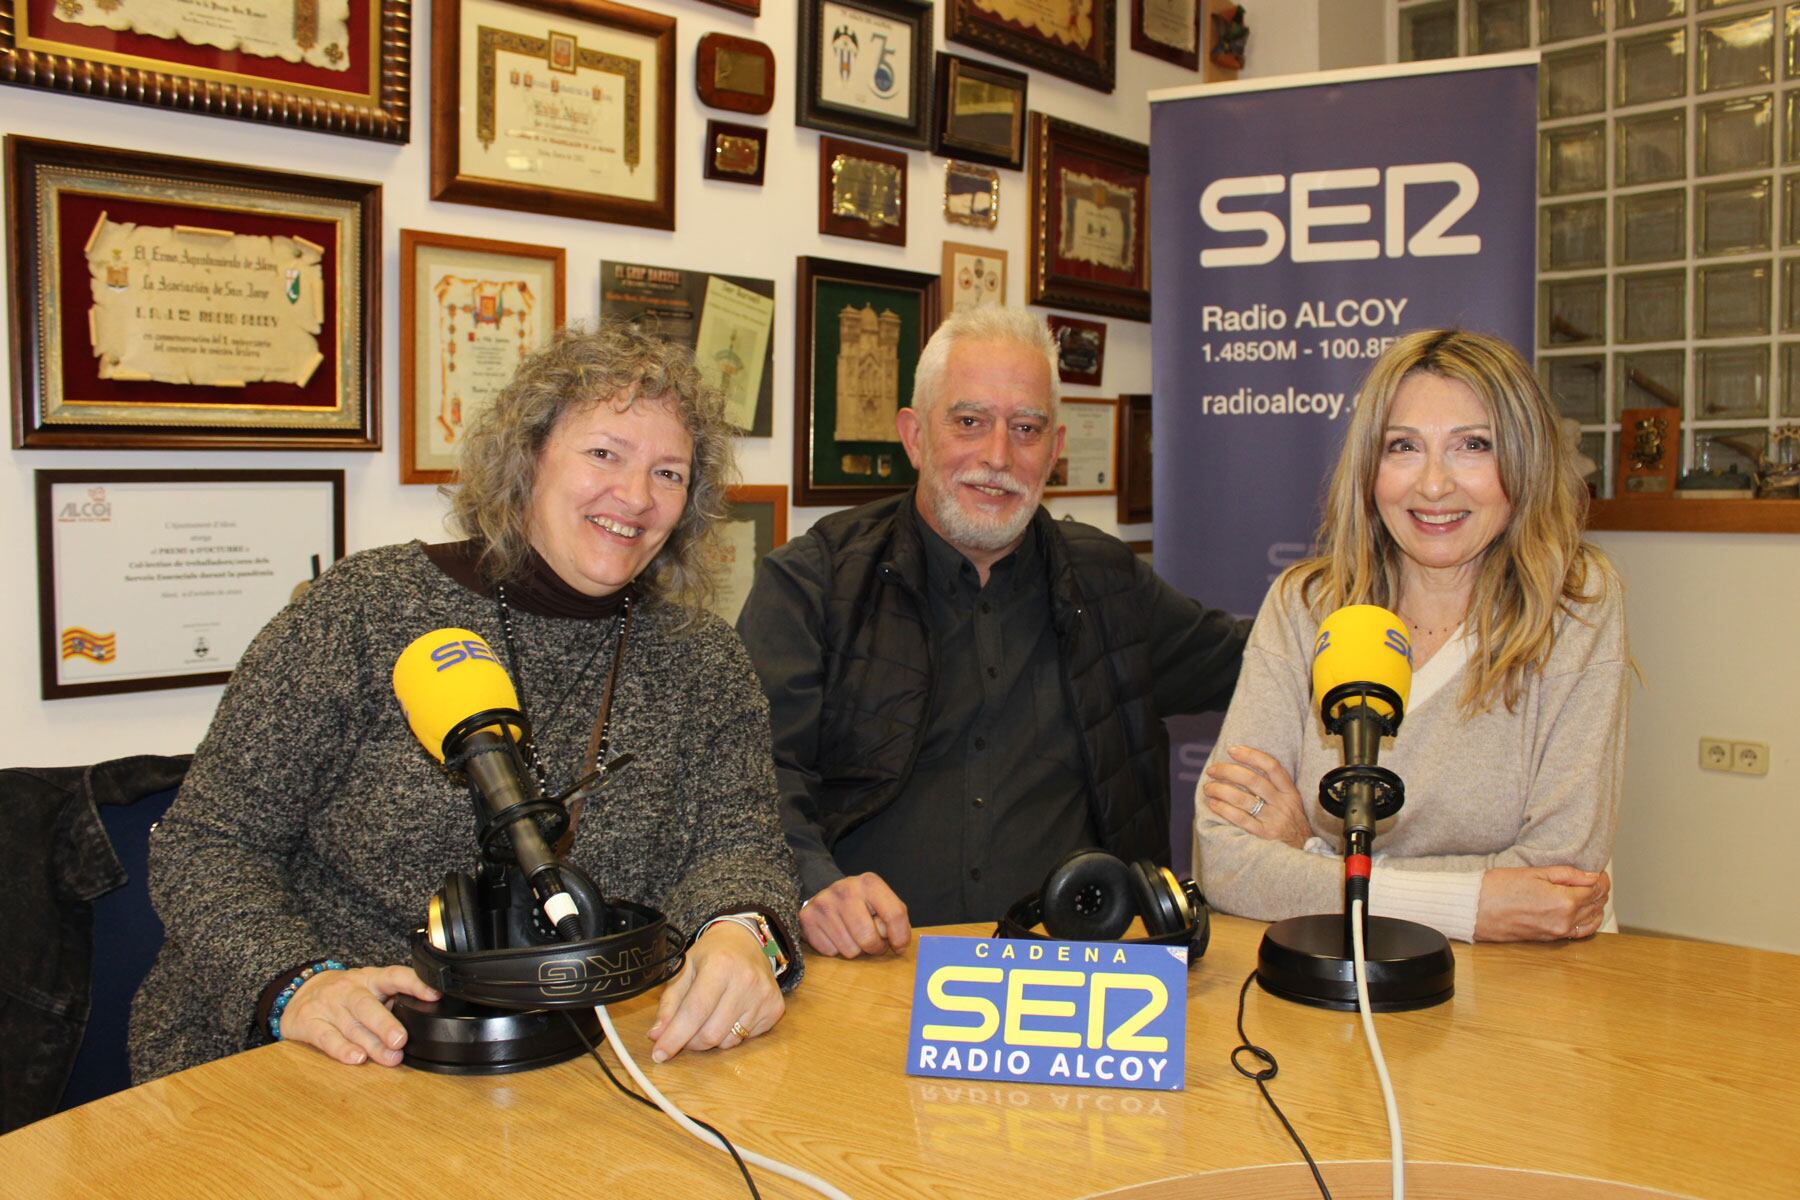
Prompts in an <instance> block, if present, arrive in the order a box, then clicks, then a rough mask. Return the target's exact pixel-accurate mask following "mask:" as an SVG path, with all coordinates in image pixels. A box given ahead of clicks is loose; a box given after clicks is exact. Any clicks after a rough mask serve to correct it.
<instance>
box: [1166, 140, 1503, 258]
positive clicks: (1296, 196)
mask: <svg viewBox="0 0 1800 1200" xmlns="http://www.w3.org/2000/svg"><path fill="white" fill-rule="evenodd" d="M1446 184H1448V185H1449V186H1450V187H1451V188H1452V189H1453V190H1452V191H1451V193H1450V195H1449V198H1448V199H1447V200H1446V201H1445V202H1444V204H1443V206H1442V207H1440V208H1439V209H1438V210H1437V212H1436V213H1434V214H1433V215H1432V216H1431V217H1430V218H1428V219H1427V220H1426V221H1425V223H1424V224H1423V225H1422V226H1420V227H1419V228H1417V229H1415V230H1412V231H1411V232H1410V234H1409V231H1408V229H1407V221H1406V201H1407V196H1406V190H1407V189H1408V188H1409V187H1426V186H1430V185H1438V186H1439V187H1440V188H1441V187H1442V186H1443V185H1446ZM1377 187H1379V188H1381V189H1382V197H1381V199H1382V208H1383V216H1384V220H1383V228H1382V230H1381V232H1382V234H1383V237H1382V239H1381V240H1379V241H1378V240H1376V239H1375V238H1372V237H1370V238H1331V239H1320V238H1315V237H1314V236H1313V231H1314V230H1317V229H1338V230H1341V229H1345V228H1350V227H1356V228H1368V227H1370V226H1372V225H1373V224H1374V219H1375V212H1374V209H1373V207H1371V206H1370V205H1368V204H1324V203H1320V202H1318V201H1317V200H1316V199H1315V196H1316V195H1317V194H1318V193H1322V192H1333V193H1345V192H1357V191H1367V190H1368V189H1370V188H1377ZM1284 192H1285V193H1286V194H1287V197H1288V219H1287V221H1286V223H1285V224H1284V223H1283V221H1282V219H1281V215H1280V214H1279V213H1276V212H1270V211H1268V210H1266V209H1260V208H1245V209H1226V208H1224V207H1223V203H1224V202H1225V201H1226V200H1241V199H1244V198H1247V197H1259V196H1279V195H1281V194H1282V193H1284ZM1480 197H1481V180H1480V179H1478V178H1476V175H1475V172H1474V171H1473V170H1471V169H1470V168H1469V167H1468V166H1466V165H1465V164H1463V163H1459V162H1435V163H1409V164H1407V165H1405V166H1396V167H1389V168H1387V170H1386V171H1382V170H1379V169H1378V168H1375V167H1352V168H1349V169H1347V170H1341V171H1296V172H1294V173H1293V174H1292V175H1239V176H1233V177H1231V178H1227V179H1215V180H1213V181H1212V182H1211V183H1209V184H1207V185H1206V188H1205V190H1203V191H1202V192H1201V193H1200V219H1201V220H1202V221H1204V222H1206V225H1207V228H1209V229H1211V230H1213V231H1214V232H1215V233H1259V234H1261V235H1262V239H1261V240H1260V241H1257V242H1251V243H1248V244H1245V245H1239V246H1224V247H1221V246H1211V247H1208V248H1207V249H1204V250H1202V251H1200V265H1201V266H1202V267H1258V266H1261V265H1263V264H1264V263H1270V262H1274V261H1275V260H1276V259H1277V258H1279V257H1280V256H1281V252H1282V250H1283V249H1286V250H1287V251H1288V257H1289V258H1290V259H1292V260H1293V261H1294V262H1297V263H1306V262H1354V261H1357V260H1359V259H1369V258H1379V257H1381V256H1382V254H1383V253H1384V252H1385V254H1386V255H1387V257H1389V258H1405V257H1408V256H1410V257H1413V258H1446V257H1451V256H1455V255H1462V254H1480V253H1481V237H1480V235H1478V234H1473V233H1463V234H1452V233H1451V232H1450V230H1451V229H1453V228H1455V226H1456V223H1457V222H1458V221H1460V220H1462V219H1463V218H1464V217H1465V216H1467V215H1468V214H1469V211H1470V210H1471V209H1473V208H1474V207H1475V201H1476V200H1478V199H1479V198H1480ZM1371 231H1372V230H1371Z"/></svg>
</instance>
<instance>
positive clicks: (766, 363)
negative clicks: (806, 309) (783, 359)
mask: <svg viewBox="0 0 1800 1200" xmlns="http://www.w3.org/2000/svg"><path fill="white" fill-rule="evenodd" d="M775 310H776V303H775V281H774V280H772V279H755V278H752V277H750V276H747V275H721V274H719V273H717V272H712V271H689V270H684V269H682V268H680V267H655V266H648V265H646V264H643V263H626V262H618V261H615V260H611V259H608V260H606V261H604V262H602V263H601V264H600V319H601V321H602V322H603V323H607V322H613V321H629V322H636V323H640V324H642V325H643V326H644V327H645V328H646V329H647V330H650V331H653V332H654V333H655V334H656V335H657V336H658V337H661V338H664V339H666V340H668V341H671V342H677V343H679V344H681V345H683V346H687V347H688V348H690V349H692V350H693V351H694V361H695V363H696V364H697V365H698V366H699V368H700V373H701V374H702V375H703V376H705V377H706V380H707V382H708V383H711V384H712V385H713V386H714V387H716V388H718V389H719V392H720V393H721V395H722V396H723V398H724V401H725V420H726V422H727V423H728V424H730V425H731V426H732V428H733V429H735V430H737V432H738V433H740V434H746V435H748V436H750V437H768V436H769V434H770V432H771V431H772V430H773V428H774V421H775V324H776V322H775Z"/></svg>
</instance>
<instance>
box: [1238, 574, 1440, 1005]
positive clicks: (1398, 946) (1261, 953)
mask: <svg viewBox="0 0 1800 1200" xmlns="http://www.w3.org/2000/svg"><path fill="white" fill-rule="evenodd" d="M1312 681H1313V700H1314V702H1315V703H1316V704H1318V706H1319V717H1320V719H1321V720H1322V721H1323V722H1324V723H1325V729H1326V731H1327V732H1329V733H1331V734H1332V735H1333V736H1335V737H1340V738H1342V739H1343V747H1344V750H1343V752H1344V765H1343V766H1341V767H1336V768H1334V769H1332V770H1330V771H1327V772H1326V773H1325V775H1324V777H1323V778H1321V779H1320V780H1319V806H1320V807H1321V808H1323V809H1324V810H1325V811H1326V812H1328V813H1330V814H1331V815H1332V816H1334V817H1339V818H1341V819H1342V820H1343V822H1344V911H1343V913H1342V915H1339V914H1336V913H1331V914H1321V915H1315V916H1306V917H1291V918H1289V919H1287V920H1285V921H1277V922H1276V923H1275V924H1273V925H1271V926H1269V929H1268V932H1267V933H1265V934H1264V935H1263V940H1262V946H1261V948H1260V949H1259V950H1258V952H1257V963H1256V981H1257V983H1258V984H1260V985H1261V986H1262V988H1263V990H1264V991H1266V992H1269V993H1271V994H1273V995H1276V996H1280V997H1283V998H1284V999H1288V1000H1295V1001H1298V1002H1300V1003H1302V1004H1311V1005H1315V1006H1317V1007H1320V1008H1336V1009H1344V1010H1353V1009H1355V1008H1356V1007H1357V1005H1356V974H1355V966H1354V962H1353V957H1352V955H1353V951H1352V944H1353V943H1352V935H1353V930H1352V928H1351V924H1350V922H1351V921H1352V920H1354V916H1353V912H1354V911H1355V909H1354V908H1353V902H1354V901H1356V900H1361V901H1362V904H1361V906H1360V908H1361V912H1362V914H1363V942H1364V946H1365V947H1366V954H1365V960H1366V961H1365V966H1366V968H1367V970H1366V974H1367V980H1368V989H1369V1007H1370V1008H1371V1009H1373V1010H1374V1011H1376V1012H1399V1011H1404V1010H1406V1009H1413V1008H1427V1007H1430V1006H1431V1005H1434V1004H1441V1003H1443V1002H1444V1001H1445V1000H1448V999H1449V998H1450V996H1451V995H1452V993H1453V992H1454V991H1455V983H1456V960H1455V959H1454V958H1453V957H1452V956H1451V954H1450V942H1449V939H1447V938H1446V937H1444V935H1443V934H1441V933H1439V932H1438V931H1437V930H1435V929H1433V928H1431V927H1430V926H1429V925H1421V924H1419V923H1417V922H1415V921H1402V920H1399V919H1397V918H1394V917H1372V916H1369V915H1368V907H1369V905H1368V901H1369V874H1370V869H1371V867H1372V864H1373V849H1374V843H1375V828H1376V823H1377V822H1378V821H1383V820H1386V819H1387V818H1389V817H1391V816H1393V815H1394V814H1395V813H1397V812H1399V811H1400V808H1401V806H1402V805H1403V804H1404V803H1405V802H1406V788H1405V785H1404V784H1403V783H1402V782H1401V780H1400V777H1399V776H1398V775H1396V774H1394V772H1393V771H1391V770H1388V769H1387V768H1386V767H1383V766H1381V765H1379V758H1380V754H1381V739H1382V738H1383V737H1393V736H1394V735H1395V734H1397V733H1398V732H1399V730H1400V723H1401V721H1402V719H1403V718H1404V717H1405V715H1406V701H1407V698H1408V696H1409V694H1410V692H1411V689H1412V645H1411V643H1410V642H1409V641H1408V640H1407V637H1406V633H1405V630H1404V627H1403V625H1402V622H1401V620H1400V618H1399V617H1396V616H1395V615H1394V614H1393V613H1391V612H1389V611H1387V610H1386V609H1384V608H1380V607H1377V606H1375V605H1373V604H1355V605H1350V606H1349V607H1347V608H1340V609H1338V610H1337V611H1336V612H1334V613H1332V614H1331V615H1330V616H1328V617H1326V618H1325V620H1324V622H1323V623H1321V624H1320V626H1319V636H1318V640H1317V641H1316V642H1315V643H1314V645H1313V670H1312Z"/></svg>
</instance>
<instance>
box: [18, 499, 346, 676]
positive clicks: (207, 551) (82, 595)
mask: <svg viewBox="0 0 1800 1200" xmlns="http://www.w3.org/2000/svg"><path fill="white" fill-rule="evenodd" d="M33 474H34V476H35V478H36V485H37V533H38V539H37V541H38V546H37V549H38V621H39V639H40V652H41V662H42V680H43V696H44V699H46V700H61V699H66V698H68V697H71V696H98V695H104V694H107V693H112V692H143V691H154V690H157V689H162V688H179V687H200V686H202V685H205V684H215V683H223V682H225V680H226V679H227V678H229V677H230V675H231V672H232V670H233V669H234V668H235V667H236V666H237V663H238V659H239V658H240V657H241V656H242V655H243V653H244V650H245V648H246V647H248V646H249V645H250V639H251V638H253V637H255V636H256V634H257V632H258V631H259V630H261V629H262V627H263V626H264V625H265V624H267V623H268V620H269V618H270V617H273V616H274V615H275V614H276V613H277V612H279V611H280V610H281V608H282V606H283V605H285V604H287V602H288V601H289V599H291V598H292V597H293V596H295V595H296V594H297V593H298V591H299V589H301V588H302V587H304V586H305V585H306V584H307V583H309V582H310V581H312V580H313V579H315V578H317V577H318V575H319V573H320V572H321V571H322V570H324V569H325V568H326V567H329V566H330V565H331V564H332V563H334V562H336V561H337V560H338V559H340V558H342V557H343V556H344V473H343V472H342V471H36V472H33Z"/></svg>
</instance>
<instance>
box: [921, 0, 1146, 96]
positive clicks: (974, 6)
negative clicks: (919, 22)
mask: <svg viewBox="0 0 1800 1200" xmlns="http://www.w3.org/2000/svg"><path fill="white" fill-rule="evenodd" d="M1115 6H1116V0H947V3H946V4H945V6H944V37H945V39H946V40H947V41H952V42H960V43H962V44H963V45H965V46H974V47H975V48H976V49H978V50H986V51H987V52H988V53H990V54H998V55H999V56H1000V57H1001V58H1010V59H1012V60H1013V61H1014V62H1022V63H1024V64H1025V65H1026V66H1028V67H1036V68H1037V69H1038V70H1040V71H1048V72H1050V74H1052V75H1060V76H1062V77H1063V78H1064V79H1070V80H1073V81H1074V82H1076V83H1079V84H1082V85H1084V86H1086V87H1091V88H1093V89H1095V90H1096V91H1101V92H1110V91H1112V90H1113V36H1114V27H1115V25H1116V23H1117V18H1116V16H1115V11H1114V10H1115Z"/></svg>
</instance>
